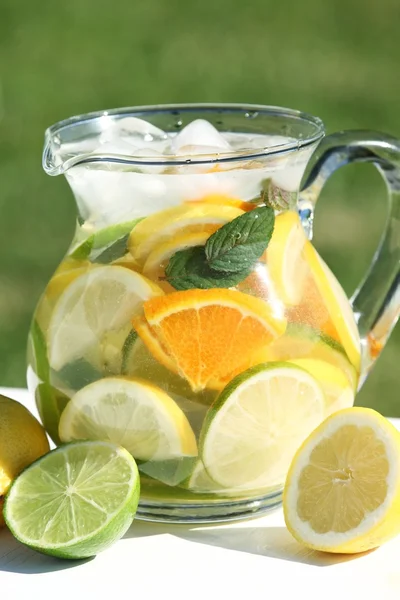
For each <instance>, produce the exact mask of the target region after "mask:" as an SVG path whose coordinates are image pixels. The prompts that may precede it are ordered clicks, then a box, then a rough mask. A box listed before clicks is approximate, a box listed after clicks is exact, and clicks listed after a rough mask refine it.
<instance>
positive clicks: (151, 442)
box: [59, 377, 197, 461]
mask: <svg viewBox="0 0 400 600" xmlns="http://www.w3.org/2000/svg"><path fill="white" fill-rule="evenodd" d="M59 435H60V439H61V440H62V441H63V442H70V441H73V440H85V439H86V440H101V441H109V442H113V443H115V444H118V445H119V446H123V447H124V448H126V449H127V450H128V452H130V453H131V454H132V456H133V457H134V458H137V459H140V460H155V461H159V460H168V459H173V458H180V457H183V456H197V443H196V438H195V435H194V433H193V430H192V428H191V427H190V424H189V422H188V420H187V418H186V417H185V414H184V413H183V411H182V410H181V409H180V408H179V406H178V405H177V404H176V402H174V400H173V399H172V398H171V397H170V396H169V395H168V394H166V393H165V392H164V391H163V390H161V389H160V388H159V387H157V386H156V385H154V384H152V383H150V382H148V381H144V380H139V379H127V378H123V377H110V378H107V379H100V380H99V381H95V382H94V383H91V384H90V385H87V386H86V387H84V388H82V389H81V390H80V391H79V392H77V393H76V394H75V396H73V398H72V399H71V401H70V402H69V404H67V406H66V408H65V410H64V412H63V413H62V415H61V419H60V424H59Z"/></svg>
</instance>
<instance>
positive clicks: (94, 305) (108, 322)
mask: <svg viewBox="0 0 400 600" xmlns="http://www.w3.org/2000/svg"><path fill="white" fill-rule="evenodd" d="M161 294H163V292H162V290H161V289H160V288H159V287H158V286H157V285H156V284H155V283H153V282H152V281H149V280H148V279H146V278H145V277H143V276H142V275H139V273H136V272H134V271H130V270H129V269H125V268H124V267H117V266H106V267H98V268H96V269H93V270H90V271H88V272H86V273H84V274H83V275H81V276H80V277H78V278H77V279H75V280H74V281H73V282H72V283H71V284H70V285H69V286H68V287H67V289H66V290H65V291H64V292H63V294H62V295H61V296H60V298H59V300H58V302H57V304H56V306H55V308H54V311H53V314H52V317H51V321H50V325H49V333H48V356H49V362H50V365H51V367H52V368H53V369H55V370H56V371H58V370H60V369H61V368H62V367H63V366H64V365H66V364H67V363H69V362H72V361H74V360H77V359H79V358H85V359H86V360H88V362H90V363H91V364H92V365H93V366H94V367H95V368H97V369H98V370H99V371H104V370H107V366H108V364H109V363H110V362H111V364H112V363H113V361H114V362H116V363H118V362H120V361H121V360H122V353H121V350H122V346H123V344H124V341H125V339H126V337H127V335H128V333H129V331H130V330H131V324H130V322H131V318H132V317H133V316H134V315H135V314H137V313H138V312H139V310H140V308H141V306H142V304H143V301H145V300H148V299H150V298H152V297H153V296H156V295H161ZM113 369H117V372H120V364H115V366H113V367H112V368H109V369H108V371H112V370H113Z"/></svg>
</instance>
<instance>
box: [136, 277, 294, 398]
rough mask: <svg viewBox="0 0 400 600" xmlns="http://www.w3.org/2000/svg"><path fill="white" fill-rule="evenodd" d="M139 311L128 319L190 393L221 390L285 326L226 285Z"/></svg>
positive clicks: (173, 296)
mask: <svg viewBox="0 0 400 600" xmlns="http://www.w3.org/2000/svg"><path fill="white" fill-rule="evenodd" d="M143 309H144V318H143V317H137V318H134V319H133V326H134V328H135V330H136V331H137V333H138V334H139V335H140V337H141V338H142V340H143V342H144V343H145V344H146V346H147V347H148V349H149V350H150V352H151V353H152V354H153V355H154V357H155V358H156V359H157V360H159V361H160V362H161V363H162V364H164V366H166V367H167V368H169V369H171V370H172V371H175V372H176V373H178V374H179V375H181V376H182V377H184V378H185V379H187V380H188V381H189V383H190V385H191V387H192V389H193V390H194V391H200V390H202V389H204V388H206V387H208V388H211V389H222V388H223V387H224V385H225V384H226V383H227V382H228V381H229V380H230V379H232V377H234V376H235V375H236V374H237V373H239V372H241V371H243V370H245V369H247V368H248V367H249V366H251V365H253V364H255V363H254V362H253V360H254V356H255V355H257V353H258V352H260V351H261V350H262V349H263V348H265V347H266V346H268V344H270V343H271V341H272V340H273V339H274V338H276V337H277V336H279V335H281V334H282V333H284V331H285V327H286V322H285V320H284V319H283V318H280V317H277V316H276V315H274V314H273V312H272V309H271V308H270V306H269V305H268V304H267V303H266V302H264V301H263V300H260V299H259V298H254V297H252V296H248V295H246V294H242V293H241V292H237V291H234V290H227V289H217V288H215V289H209V290H187V291H183V292H174V293H172V294H168V295H167V296H164V297H162V298H159V299H157V298H153V299H152V300H149V301H147V302H145V303H144V305H143Z"/></svg>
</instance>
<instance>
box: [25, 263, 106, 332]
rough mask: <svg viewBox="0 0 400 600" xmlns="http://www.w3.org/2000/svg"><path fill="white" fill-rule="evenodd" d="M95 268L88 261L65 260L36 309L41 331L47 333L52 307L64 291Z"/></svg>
mask: <svg viewBox="0 0 400 600" xmlns="http://www.w3.org/2000/svg"><path fill="white" fill-rule="evenodd" d="M93 267H95V265H92V264H91V263H90V262H89V261H88V260H75V259H73V258H67V259H66V260H64V261H63V262H62V263H61V265H60V266H59V267H58V269H57V270H56V272H55V273H54V275H53V277H52V278H51V279H50V281H49V283H48V285H47V287H46V289H45V291H44V294H43V296H42V297H41V299H40V302H39V304H38V306H37V309H36V319H37V321H38V323H39V325H40V327H41V329H42V330H43V331H47V328H48V326H49V323H50V319H51V314H52V312H53V309H54V306H55V304H56V302H57V300H58V298H59V297H60V296H61V294H62V293H63V292H64V290H65V289H66V288H67V287H68V286H69V285H70V284H71V283H72V282H73V281H74V280H75V279H77V278H78V277H79V276H80V275H83V273H86V271H88V270H89V269H91V268H93Z"/></svg>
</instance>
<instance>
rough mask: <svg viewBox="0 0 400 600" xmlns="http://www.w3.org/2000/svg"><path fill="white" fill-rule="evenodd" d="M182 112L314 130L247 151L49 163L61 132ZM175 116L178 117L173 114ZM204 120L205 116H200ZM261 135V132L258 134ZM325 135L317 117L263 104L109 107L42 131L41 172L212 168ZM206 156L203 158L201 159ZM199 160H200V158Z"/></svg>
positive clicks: (90, 156) (94, 156) (99, 156)
mask: <svg viewBox="0 0 400 600" xmlns="http://www.w3.org/2000/svg"><path fill="white" fill-rule="evenodd" d="M174 111H176V112H182V113H190V112H204V113H207V112H209V113H210V112H221V113H224V112H237V113H238V114H240V113H242V114H244V117H245V118H246V117H249V118H254V117H255V116H258V115H259V114H260V113H261V114H263V115H264V116H270V117H273V116H280V117H282V118H285V117H286V118H291V119H297V120H298V121H303V122H305V123H307V124H309V125H311V126H312V127H313V129H314V131H312V132H311V133H310V135H307V136H304V137H298V138H295V139H294V140H293V141H290V142H286V143H283V144H278V145H275V146H269V147H260V148H251V149H247V150H246V149H240V150H234V151H231V152H229V151H222V152H221V153H215V154H210V153H207V154H206V155H204V154H203V155H202V154H197V155H183V154H180V155H177V157H173V156H170V155H166V157H165V159H164V158H162V159H160V158H159V157H157V159H154V157H151V156H149V157H146V156H143V155H142V156H136V157H135V155H127V154H112V153H107V152H103V153H102V152H90V153H81V154H79V155H76V156H73V157H71V158H68V159H66V160H65V161H63V162H62V163H61V164H58V165H55V164H54V162H53V160H52V156H53V154H52V149H51V142H52V140H53V139H54V137H55V136H56V135H57V134H58V133H60V132H61V131H62V130H64V129H67V128H71V127H75V126H78V125H82V124H84V123H85V122H87V123H89V122H90V121H93V120H96V119H100V118H101V117H118V116H121V117H124V116H125V117H128V116H136V117H139V118H140V116H141V117H145V115H146V114H147V115H149V114H156V113H173V112H174ZM177 116H178V115H177ZM203 116H204V118H205V117H206V114H204V115H203ZM260 133H261V134H262V132H260ZM324 135H325V128H324V124H323V122H322V120H321V119H320V118H319V117H315V116H313V115H311V114H309V113H306V112H303V111H300V110H296V109H292V108H285V107H280V106H273V105H263V104H247V103H244V104H242V103H179V104H154V105H142V106H128V107H122V108H112V109H106V110H99V111H92V112H88V113H83V114H80V115H75V116H72V117H68V118H67V119H62V120H60V121H57V122H56V123H54V124H53V125H51V126H49V127H48V128H47V129H46V130H45V146H44V150H43V161H42V163H43V169H44V170H45V172H46V173H47V174H48V175H60V174H64V173H65V172H66V171H68V170H69V169H70V168H71V167H73V166H77V165H79V164H88V163H95V162H97V163H99V162H111V163H119V164H131V165H137V166H148V167H152V166H169V165H171V166H185V165H188V164H190V165H206V164H211V165H215V164H216V163H226V162H237V161H240V160H256V159H258V158H262V157H266V156H273V155H278V154H283V153H285V154H286V153H288V152H293V151H299V150H300V149H303V148H306V147H309V146H312V145H313V144H315V143H317V142H318V141H320V140H321V139H322V138H323V137H324ZM205 156H207V158H205ZM202 157H203V158H202Z"/></svg>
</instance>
